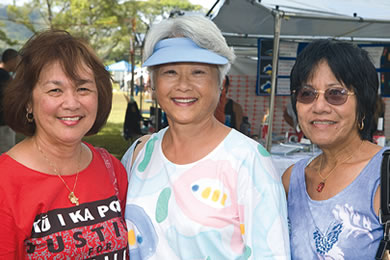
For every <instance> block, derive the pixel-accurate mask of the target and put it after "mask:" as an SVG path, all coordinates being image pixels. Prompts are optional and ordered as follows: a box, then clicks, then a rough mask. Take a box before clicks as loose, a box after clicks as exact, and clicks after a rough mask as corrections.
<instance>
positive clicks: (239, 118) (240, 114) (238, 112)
mask: <svg viewBox="0 0 390 260" xmlns="http://www.w3.org/2000/svg"><path fill="white" fill-rule="evenodd" d="M233 110H234V113H235V114H236V129H237V130H240V126H241V123H242V117H243V114H244V113H243V112H242V107H241V105H240V104H238V103H237V102H235V101H234V100H233Z"/></svg>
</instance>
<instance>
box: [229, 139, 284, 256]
mask: <svg viewBox="0 0 390 260" xmlns="http://www.w3.org/2000/svg"><path fill="white" fill-rule="evenodd" d="M252 150H253V149H252ZM237 189H238V190H237V192H238V202H239V205H240V208H241V210H240V212H239V215H240V221H241V223H243V224H244V231H243V240H244V243H245V245H246V251H248V250H250V251H251V256H250V259H278V260H279V259H290V246H289V235H288V225H287V203H286V195H285V192H284V189H283V185H282V182H281V178H280V176H279V174H278V173H277V171H276V169H275V167H274V165H273V163H272V160H271V156H270V154H269V153H268V152H267V151H266V150H265V149H264V147H263V146H261V145H260V144H259V145H258V147H257V150H256V151H254V152H253V155H251V156H248V157H247V159H246V160H245V161H244V163H243V166H241V168H240V171H239V173H238V187H237Z"/></svg>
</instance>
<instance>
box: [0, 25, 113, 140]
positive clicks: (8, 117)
mask: <svg viewBox="0 0 390 260" xmlns="http://www.w3.org/2000/svg"><path fill="white" fill-rule="evenodd" d="M20 54H21V60H20V62H19V64H18V66H17V68H16V72H15V78H14V79H13V80H12V81H11V82H10V84H9V86H7V87H6V89H5V91H4V102H3V104H4V105H3V108H4V111H5V113H4V118H5V121H6V123H7V124H8V125H9V126H10V127H11V128H12V129H13V130H15V131H16V132H20V133H22V134H24V135H26V136H33V135H34V133H35V129H36V125H35V123H34V122H33V123H28V121H27V118H26V113H27V110H26V109H27V105H28V103H29V102H31V101H32V92H33V89H34V87H35V85H36V84H37V82H38V79H39V75H40V74H41V71H42V68H43V67H44V66H45V65H47V64H52V63H54V62H59V63H60V64H61V66H62V67H63V69H64V72H65V74H66V75H67V76H68V77H69V78H71V79H72V80H73V81H74V82H75V83H76V82H78V81H79V80H80V77H79V75H78V69H79V66H81V65H84V64H85V65H86V66H88V67H89V68H90V69H91V70H92V72H93V75H94V77H95V82H96V87H97V92H98V111H97V117H96V119H95V123H94V124H93V126H92V127H91V129H90V130H89V131H88V132H87V134H86V135H92V134H96V133H97V132H98V131H99V130H100V129H101V128H102V127H103V126H104V124H105V123H106V121H107V118H108V116H109V114H110V111H111V105H112V84H111V75H110V73H109V72H108V71H107V70H106V69H105V67H104V65H103V63H102V62H101V60H100V59H99V58H98V57H97V55H96V54H95V52H94V50H93V49H92V48H91V47H90V46H89V45H88V44H87V43H86V42H85V41H84V40H82V39H80V38H77V37H73V36H72V35H70V34H69V33H68V32H66V31H63V30H48V31H44V32H41V33H38V34H36V35H34V36H33V37H31V38H30V39H29V40H28V41H27V43H26V44H25V45H24V46H23V48H22V49H21V51H20Z"/></svg>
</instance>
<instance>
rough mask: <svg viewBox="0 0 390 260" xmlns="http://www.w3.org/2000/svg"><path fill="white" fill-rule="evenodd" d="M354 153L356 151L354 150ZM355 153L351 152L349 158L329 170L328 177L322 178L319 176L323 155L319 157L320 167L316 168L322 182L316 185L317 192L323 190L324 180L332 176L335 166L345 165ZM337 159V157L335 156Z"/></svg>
mask: <svg viewBox="0 0 390 260" xmlns="http://www.w3.org/2000/svg"><path fill="white" fill-rule="evenodd" d="M363 142H364V140H363V141H362V142H361V143H360V145H359V149H357V151H360V147H361V146H362V144H363ZM355 152H356V150H355ZM355 152H352V153H351V155H350V156H348V157H347V158H346V159H344V160H343V161H342V162H341V163H339V164H336V165H335V166H334V167H333V168H332V170H330V172H329V173H328V175H327V176H326V177H325V178H324V177H323V176H322V175H321V167H322V160H323V158H324V156H323V155H321V160H320V167H319V168H318V175H319V176H320V178H321V179H322V181H321V182H320V183H319V184H318V185H317V189H316V190H317V192H322V190H323V189H324V188H325V182H326V180H327V179H328V178H329V176H330V175H332V173H333V172H334V170H335V169H336V168H337V166H339V165H342V164H343V163H345V162H346V161H348V160H349V159H351V158H352V156H353V155H354V154H355ZM336 157H337V155H336Z"/></svg>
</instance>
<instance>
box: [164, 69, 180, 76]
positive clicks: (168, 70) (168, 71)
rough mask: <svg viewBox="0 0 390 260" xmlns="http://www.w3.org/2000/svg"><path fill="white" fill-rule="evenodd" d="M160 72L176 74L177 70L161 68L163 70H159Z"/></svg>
mask: <svg viewBox="0 0 390 260" xmlns="http://www.w3.org/2000/svg"><path fill="white" fill-rule="evenodd" d="M161 74H162V75H176V74H177V72H176V70H174V69H168V68H167V69H163V70H161Z"/></svg>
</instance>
